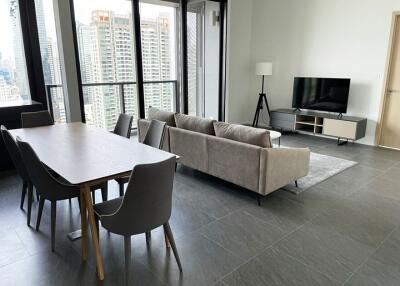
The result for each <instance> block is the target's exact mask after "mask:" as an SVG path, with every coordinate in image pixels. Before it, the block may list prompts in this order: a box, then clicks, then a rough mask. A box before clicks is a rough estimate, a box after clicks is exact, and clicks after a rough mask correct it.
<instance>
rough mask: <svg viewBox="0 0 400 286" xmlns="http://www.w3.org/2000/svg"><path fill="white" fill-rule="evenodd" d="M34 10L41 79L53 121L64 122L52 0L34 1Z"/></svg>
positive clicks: (64, 115)
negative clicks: (40, 58)
mask: <svg viewBox="0 0 400 286" xmlns="http://www.w3.org/2000/svg"><path fill="white" fill-rule="evenodd" d="M35 10H36V20H37V27H38V35H39V44H40V54H41V57H42V66H43V77H44V82H45V85H46V90H47V93H48V96H50V98H49V100H51V107H52V113H53V117H54V121H56V122H66V112H65V104H64V94H63V89H62V79H61V67H60V57H59V55H58V46H57V36H56V26H55V20H54V9H53V0H35Z"/></svg>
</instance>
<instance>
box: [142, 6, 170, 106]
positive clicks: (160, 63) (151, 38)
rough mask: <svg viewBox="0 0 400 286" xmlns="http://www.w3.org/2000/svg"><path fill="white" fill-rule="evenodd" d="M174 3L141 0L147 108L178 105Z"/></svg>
mask: <svg viewBox="0 0 400 286" xmlns="http://www.w3.org/2000/svg"><path fill="white" fill-rule="evenodd" d="M176 10H177V8H176V7H175V6H165V5H156V4H149V3H144V2H141V3H140V17H141V19H140V24H141V36H142V58H143V78H144V98H145V110H146V112H147V110H148V108H149V106H153V107H157V108H159V109H162V110H167V111H174V110H175V107H176V92H177V91H176V89H177V85H176V82H177V81H176V78H177V75H176V55H177V47H176V46H177V45H176V43H177V39H176V37H177V35H176V34H177V33H176V31H177V25H176V13H177V11H176Z"/></svg>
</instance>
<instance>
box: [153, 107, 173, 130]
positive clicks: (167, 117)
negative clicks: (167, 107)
mask: <svg viewBox="0 0 400 286" xmlns="http://www.w3.org/2000/svg"><path fill="white" fill-rule="evenodd" d="M147 115H148V116H147V117H148V119H149V120H153V119H155V120H159V121H162V122H166V123H167V125H168V126H172V127H175V126H176V123H175V117H174V115H175V113H173V112H170V111H164V110H160V109H158V108H155V107H151V106H150V107H149V111H148V114H147Z"/></svg>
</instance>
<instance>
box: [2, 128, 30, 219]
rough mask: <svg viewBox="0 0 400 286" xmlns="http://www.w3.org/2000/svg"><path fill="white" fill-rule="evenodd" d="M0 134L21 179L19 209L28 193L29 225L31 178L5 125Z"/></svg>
mask: <svg viewBox="0 0 400 286" xmlns="http://www.w3.org/2000/svg"><path fill="white" fill-rule="evenodd" d="M0 128H1V136H2V137H3V141H4V144H5V146H6V149H7V151H8V153H9V155H10V157H11V161H12V162H13V164H14V167H15V168H16V170H17V172H18V174H19V176H20V177H21V179H22V193H21V202H20V208H21V210H22V209H23V207H24V201H25V196H26V193H28V211H27V222H26V223H27V225H28V226H29V225H30V222H31V211H32V202H33V184H32V182H31V178H30V177H29V174H28V171H27V170H26V167H25V164H24V161H23V160H22V157H21V153H20V152H19V148H18V146H17V142H15V140H14V138H13V137H12V136H11V134H10V132H9V131H8V130H7V128H6V127H5V126H3V125H2V126H1V127H0Z"/></svg>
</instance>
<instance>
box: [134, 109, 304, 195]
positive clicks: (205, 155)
mask: <svg viewBox="0 0 400 286" xmlns="http://www.w3.org/2000/svg"><path fill="white" fill-rule="evenodd" d="M148 117H149V119H140V120H138V137H139V141H140V142H142V141H143V139H144V136H145V135H146V132H147V129H148V126H149V124H150V120H152V119H157V120H161V121H165V122H167V124H168V127H167V130H166V134H165V138H164V145H163V149H164V150H166V151H169V152H171V153H174V154H177V155H179V156H180V160H179V163H181V164H183V165H186V166H188V167H191V168H193V169H196V170H199V171H201V172H204V173H207V174H210V175H212V176H215V177H218V178H220V179H223V180H226V181H229V182H232V183H234V184H236V185H239V186H241V187H244V188H246V189H248V190H251V191H254V192H256V193H258V194H260V195H263V196H266V195H268V194H269V193H271V192H273V191H275V190H278V189H279V188H281V187H284V186H285V185H287V184H289V183H291V182H293V181H295V180H297V179H300V178H302V177H304V176H306V175H307V174H308V171H309V162H310V151H309V149H308V148H272V144H271V143H270V140H269V132H268V131H267V130H262V129H256V128H252V127H245V126H239V125H231V124H228V123H221V122H216V121H213V120H210V119H201V118H197V117H192V116H187V115H181V114H173V113H168V112H162V111H159V110H156V109H154V108H150V110H149V116H148ZM173 119H175V120H173ZM212 126H213V127H214V128H215V129H214V128H211V127H212ZM216 131H217V132H216ZM215 133H217V135H215ZM223 137H225V138H223ZM227 138H229V139H227ZM235 138H237V140H233V139H235ZM240 141H242V142H240ZM245 142H251V143H252V144H249V143H245Z"/></svg>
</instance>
